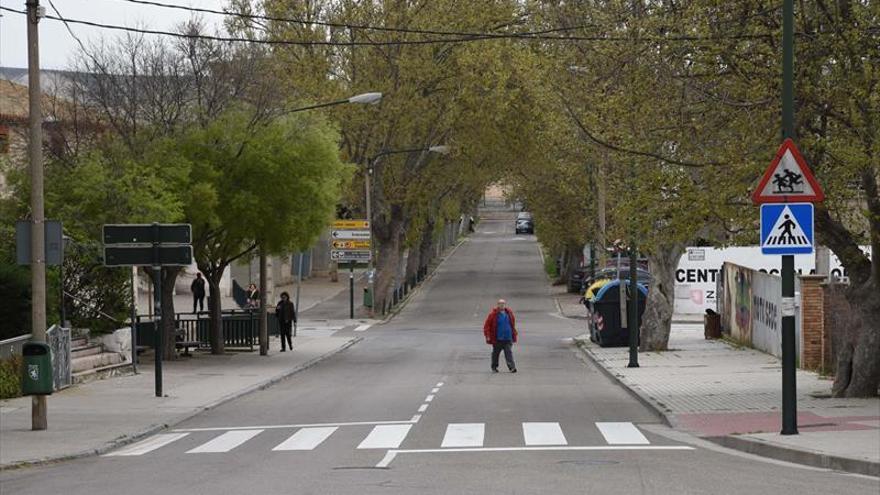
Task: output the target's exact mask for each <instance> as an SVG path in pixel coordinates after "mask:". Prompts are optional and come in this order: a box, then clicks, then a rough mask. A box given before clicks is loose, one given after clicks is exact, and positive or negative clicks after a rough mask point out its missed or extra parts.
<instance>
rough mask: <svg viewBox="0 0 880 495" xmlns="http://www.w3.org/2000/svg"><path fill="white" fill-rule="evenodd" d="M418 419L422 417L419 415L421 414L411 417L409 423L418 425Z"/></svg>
mask: <svg viewBox="0 0 880 495" xmlns="http://www.w3.org/2000/svg"><path fill="white" fill-rule="evenodd" d="M420 419H422V415H421V414H413V417H412V419H411V420H410V421H411V422H412V423H418V422H419V420H420Z"/></svg>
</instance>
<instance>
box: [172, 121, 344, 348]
mask: <svg viewBox="0 0 880 495" xmlns="http://www.w3.org/2000/svg"><path fill="white" fill-rule="evenodd" d="M338 139H339V137H338V134H337V132H336V131H335V130H334V129H333V128H332V127H331V126H330V125H329V124H328V123H327V122H326V121H325V120H323V119H321V118H320V117H319V116H316V115H313V114H291V115H288V116H285V117H282V118H277V119H273V120H270V121H267V122H260V123H254V120H253V114H252V113H251V112H249V111H244V110H231V111H229V112H227V113H225V114H223V115H221V116H220V118H218V119H217V120H215V121H213V122H210V123H208V125H206V126H205V127H201V128H199V127H197V128H193V129H192V130H190V131H189V132H185V133H183V134H181V135H180V136H179V137H176V138H167V139H165V140H163V141H162V143H161V144H160V145H159V148H160V151H159V154H160V155H161V156H163V157H166V158H165V159H166V160H170V161H171V162H172V163H173V162H175V161H180V162H183V163H186V165H187V168H188V169H189V170H190V173H189V175H188V181H187V183H186V184H185V185H184V186H183V187H182V188H181V189H180V190H179V191H180V200H181V201H184V202H185V203H184V219H185V221H187V222H189V223H191V224H192V226H193V251H194V255H195V258H196V260H197V263H198V266H199V269H200V270H201V271H202V272H203V273H204V274H205V278H206V280H207V282H208V285H209V287H210V291H211V294H212V296H213V297H211V298H210V302H209V310H210V313H211V325H212V328H211V350H212V352H213V353H215V354H220V353H223V351H224V349H223V333H222V324H221V313H220V310H221V307H220V302H221V301H220V297H218V296H217V295H218V294H220V279H221V277H222V276H223V272H224V271H225V269H226V267H228V266H229V265H230V264H231V263H232V262H234V261H235V260H237V259H240V258H243V257H247V256H251V255H252V254H253V253H254V250H255V249H256V247H257V245H258V244H259V245H260V246H261V247H262V248H263V249H265V250H266V252H267V253H268V254H272V253H279V254H280V253H284V252H291V251H294V250H303V249H306V248H307V247H308V246H310V245H311V244H312V243H313V242H314V241H315V240H316V239H317V237H318V235H319V234H320V232H321V231H322V230H323V229H324V227H325V226H326V225H327V224H328V223H329V221H330V220H331V219H332V216H333V212H334V211H335V205H336V202H337V201H338V198H339V196H340V192H341V189H342V187H343V186H344V185H346V183H347V181H348V178H349V177H350V174H351V168H350V167H349V166H347V165H345V164H344V163H343V162H342V161H341V160H340V158H339V151H338Z"/></svg>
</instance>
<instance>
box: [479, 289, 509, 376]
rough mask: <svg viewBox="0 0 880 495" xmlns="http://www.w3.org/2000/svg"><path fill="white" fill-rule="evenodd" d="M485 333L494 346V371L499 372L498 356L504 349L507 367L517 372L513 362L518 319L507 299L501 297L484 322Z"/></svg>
mask: <svg viewBox="0 0 880 495" xmlns="http://www.w3.org/2000/svg"><path fill="white" fill-rule="evenodd" d="M483 335H484V336H485V337H486V343H487V344H490V345H491V346H492V372H493V373H498V356H499V355H500V354H501V351H504V360H505V361H506V362H507V369H509V370H510V372H511V373H516V364H515V363H514V362H513V344H514V343H515V342H516V321H515V319H514V317H513V311H511V310H510V308H508V307H507V301H505V300H504V299H499V300H498V304H497V305H496V306H495V308H493V309H492V311H490V312H489V316H487V317H486V322H485V323H483Z"/></svg>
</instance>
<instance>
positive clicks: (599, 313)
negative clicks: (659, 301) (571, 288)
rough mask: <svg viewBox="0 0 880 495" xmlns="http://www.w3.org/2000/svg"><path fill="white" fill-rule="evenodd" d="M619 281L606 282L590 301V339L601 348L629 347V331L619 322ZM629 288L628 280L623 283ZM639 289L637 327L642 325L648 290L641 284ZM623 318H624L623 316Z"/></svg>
mask: <svg viewBox="0 0 880 495" xmlns="http://www.w3.org/2000/svg"><path fill="white" fill-rule="evenodd" d="M620 282H621V281H620V280H613V281H611V282H608V283H607V284H605V286H603V287H602V288H601V289H599V291H598V292H597V293H596V296H595V297H593V298H592V299H591V300H590V314H591V315H592V321H591V322H590V338H591V339H592V340H593V342H596V343H597V344H599V345H600V346H601V347H615V346H626V345H629V329H628V328H622V327H621V321H620ZM625 283H626V287H627V288H628V287H629V280H626V281H625ZM636 285H637V286H638V288H639V320H638V324H639V327H641V325H642V314H643V313H644V312H645V301H646V300H647V298H648V289H646V288H645V286H644V285H642V284H636ZM624 318H625V316H624Z"/></svg>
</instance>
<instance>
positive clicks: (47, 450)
mask: <svg viewBox="0 0 880 495" xmlns="http://www.w3.org/2000/svg"><path fill="white" fill-rule="evenodd" d="M347 282H348V281H347V279H346V280H345V283H343V282H342V281H340V282H338V283H334V282H330V281H329V280H326V279H313V280H309V281H306V282H304V283H303V287H302V290H301V294H300V305H301V307H302V314H301V316H300V324H299V325H298V327H299V331H298V334H297V337H295V338H294V351H293V352H287V353H284V354H281V353H280V352H278V349H279V348H280V341H279V340H278V339H277V338H273V339H271V341H270V352H269V356H268V357H266V356H260V355H259V353H258V352H229V353H227V354H224V355H221V356H214V355H211V354H207V353H202V352H196V353H194V354H193V356H192V357H190V358H180V359H178V360H175V361H166V362H165V363H164V366H163V371H164V373H163V377H164V379H163V385H164V390H163V392H164V395H165V396H164V397H162V398H157V397H155V395H154V378H153V376H154V375H153V365H152V362H151V361H152V360H151V359H150V358H149V357H147V358H146V359H142V360H141V364H140V367H139V371H140V373H139V374H137V375H127V376H117V377H113V378H108V379H105V380H98V381H94V382H90V383H86V384H82V385H77V386H74V387H71V388H68V389H66V390H63V391H60V392H57V393H55V394H53V395H51V396H50V397H49V398H48V408H49V429H48V430H46V431H39V432H34V431H31V430H30V426H31V399H30V397H21V398H17V399H11V400H5V401H0V444H2V448H0V468H2V469H6V468H9V467H13V466H17V465H25V464H29V463H39V462H47V461H54V460H62V459H68V458H74V457H81V456H86V455H94V454H100V453H103V452H106V451H109V450H111V449H113V448H115V447H118V446H120V445H123V444H126V443H130V442H132V441H135V440H136V439H139V438H142V437H144V436H147V435H149V434H152V433H154V432H156V431H159V430H161V429H163V428H166V427H168V426H170V425H173V424H176V423H179V422H181V421H183V420H185V419H187V418H189V417H192V416H194V415H196V414H199V413H201V412H203V411H205V410H207V409H211V408H213V407H216V406H218V405H220V404H222V403H224V402H227V401H229V400H232V399H235V398H237V397H241V396H242V395H245V394H248V393H250V392H253V391H255V390H259V389H261V388H264V387H266V386H269V385H271V384H273V383H275V382H278V381H280V380H282V379H284V378H286V377H288V376H290V375H293V374H295V373H297V372H299V371H301V370H303V369H306V368H308V367H309V366H312V365H313V364H315V363H317V362H319V361H321V360H323V359H326V358H328V357H330V356H332V355H334V354H336V353H338V352H341V351H343V350H345V349H346V348H348V347H350V346H352V345H354V344H355V343H357V342H358V341H359V340H361V338H360V337H359V336H357V335H358V334H357V333H354V332H351V330H354V329H355V328H356V326H357V325H360V324H362V323H371V322H370V321H366V320H364V321H358V320H349V319H347V317H348V298H347V297H342V295H343V293H345V294H344V295H346V296H347V291H345V289H347V288H348V283H347ZM285 290H287V289H285ZM343 301H344V304H342V302H343ZM190 302H191V301H190ZM359 302H360V301H356V304H357V303H359ZM325 306H333V307H332V308H331V307H325ZM337 306H338V307H337ZM331 314H332V315H336V314H338V317H333V318H332V319H328V318H316V317H315V316H312V315H316V316H322V315H331ZM340 330H342V331H340Z"/></svg>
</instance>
